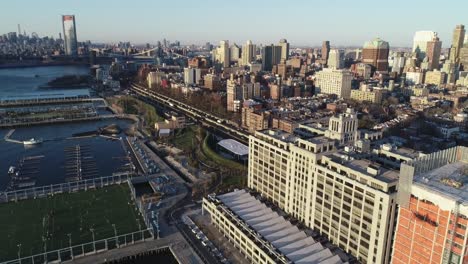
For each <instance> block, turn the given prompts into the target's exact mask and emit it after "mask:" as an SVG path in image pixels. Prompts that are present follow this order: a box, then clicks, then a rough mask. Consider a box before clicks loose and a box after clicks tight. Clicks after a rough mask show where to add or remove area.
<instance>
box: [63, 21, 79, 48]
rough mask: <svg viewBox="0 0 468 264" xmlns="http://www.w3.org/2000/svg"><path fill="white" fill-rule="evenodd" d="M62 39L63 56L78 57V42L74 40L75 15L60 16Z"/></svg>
mask: <svg viewBox="0 0 468 264" xmlns="http://www.w3.org/2000/svg"><path fill="white" fill-rule="evenodd" d="M62 26H63V37H64V39H65V41H64V48H65V54H66V55H69V56H76V55H78V40H77V38H76V24H75V15H63V16H62Z"/></svg>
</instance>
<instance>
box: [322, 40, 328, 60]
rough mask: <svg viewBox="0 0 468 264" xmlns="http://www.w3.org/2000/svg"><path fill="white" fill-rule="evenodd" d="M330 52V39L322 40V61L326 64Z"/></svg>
mask: <svg viewBox="0 0 468 264" xmlns="http://www.w3.org/2000/svg"><path fill="white" fill-rule="evenodd" d="M329 53H330V41H328V40H326V41H324V42H322V63H323V64H325V65H327V61H328V54H329Z"/></svg>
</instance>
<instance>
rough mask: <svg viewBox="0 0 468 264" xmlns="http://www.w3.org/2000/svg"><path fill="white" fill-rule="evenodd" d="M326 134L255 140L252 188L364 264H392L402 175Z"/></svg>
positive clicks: (262, 134)
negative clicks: (342, 146)
mask: <svg viewBox="0 0 468 264" xmlns="http://www.w3.org/2000/svg"><path fill="white" fill-rule="evenodd" d="M335 144H336V141H335V140H334V139H331V138H327V137H324V136H320V137H314V138H310V139H307V140H306V139H302V138H299V137H296V136H293V135H291V134H288V133H285V132H281V131H278V130H265V131H257V132H256V133H255V136H250V138H249V151H250V153H249V169H248V187H249V188H251V189H253V190H256V191H258V192H260V193H261V194H262V196H263V197H265V198H267V199H269V200H271V201H272V202H273V203H275V204H276V205H278V206H279V207H280V208H282V209H283V210H284V211H285V212H286V213H289V214H291V215H292V216H294V217H295V218H297V219H299V220H300V221H302V222H304V224H305V225H306V226H308V227H310V228H313V229H316V230H319V231H320V233H321V234H323V235H325V236H327V237H328V239H329V240H330V241H331V242H333V243H334V244H336V245H338V246H339V247H340V248H342V249H343V250H344V251H346V252H348V253H351V254H352V255H354V256H356V257H357V259H358V260H359V261H360V262H362V263H388V262H389V260H390V256H391V244H392V243H391V242H392V234H393V227H394V222H395V215H396V214H395V213H396V192H397V185H398V175H399V173H398V172H397V171H394V170H387V169H384V168H383V167H381V166H379V165H378V164H377V163H374V162H371V161H369V160H366V159H364V158H362V157H360V155H359V154H358V153H354V152H352V151H349V152H345V151H339V150H337V149H335Z"/></svg>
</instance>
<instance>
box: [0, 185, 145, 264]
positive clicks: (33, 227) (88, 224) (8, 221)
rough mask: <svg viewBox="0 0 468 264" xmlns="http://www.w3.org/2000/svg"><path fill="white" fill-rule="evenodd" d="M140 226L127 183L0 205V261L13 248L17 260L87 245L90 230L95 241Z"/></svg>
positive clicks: (141, 220) (7, 258)
mask: <svg viewBox="0 0 468 264" xmlns="http://www.w3.org/2000/svg"><path fill="white" fill-rule="evenodd" d="M138 222H140V224H141V227H142V228H145V224H144V222H143V219H142V217H141V216H139V214H138V211H137V209H136V207H135V205H134V203H133V201H132V200H131V195H130V190H129V188H128V186H127V185H126V184H122V185H114V186H111V187H106V188H103V189H98V190H88V191H80V192H77V193H67V194H58V195H54V196H49V197H48V198H39V199H29V200H23V201H19V202H17V203H15V202H10V203H5V204H0V261H6V260H9V259H15V258H17V256H18V246H17V245H18V244H21V256H30V255H34V254H38V253H42V252H43V251H44V242H43V239H42V238H43V236H44V237H46V238H47V239H46V240H47V242H46V243H47V251H50V250H54V249H60V248H65V247H68V246H69V238H68V235H67V234H71V240H72V245H78V244H83V243H86V242H91V241H92V234H91V231H90V228H94V233H95V238H96V240H99V239H104V238H108V237H112V236H114V229H113V227H112V224H115V227H116V229H117V233H118V234H126V233H130V232H134V231H137V230H138V229H139V226H138Z"/></svg>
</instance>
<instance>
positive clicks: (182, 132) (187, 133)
mask: <svg viewBox="0 0 468 264" xmlns="http://www.w3.org/2000/svg"><path fill="white" fill-rule="evenodd" d="M196 130H197V127H196V126H190V127H186V128H183V129H179V130H177V132H176V134H175V136H174V138H172V139H171V143H172V144H173V145H174V146H175V147H176V148H178V149H181V150H183V151H190V150H191V149H192V144H193V145H196V144H197V139H196V138H195V137H196V133H197V132H196Z"/></svg>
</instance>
